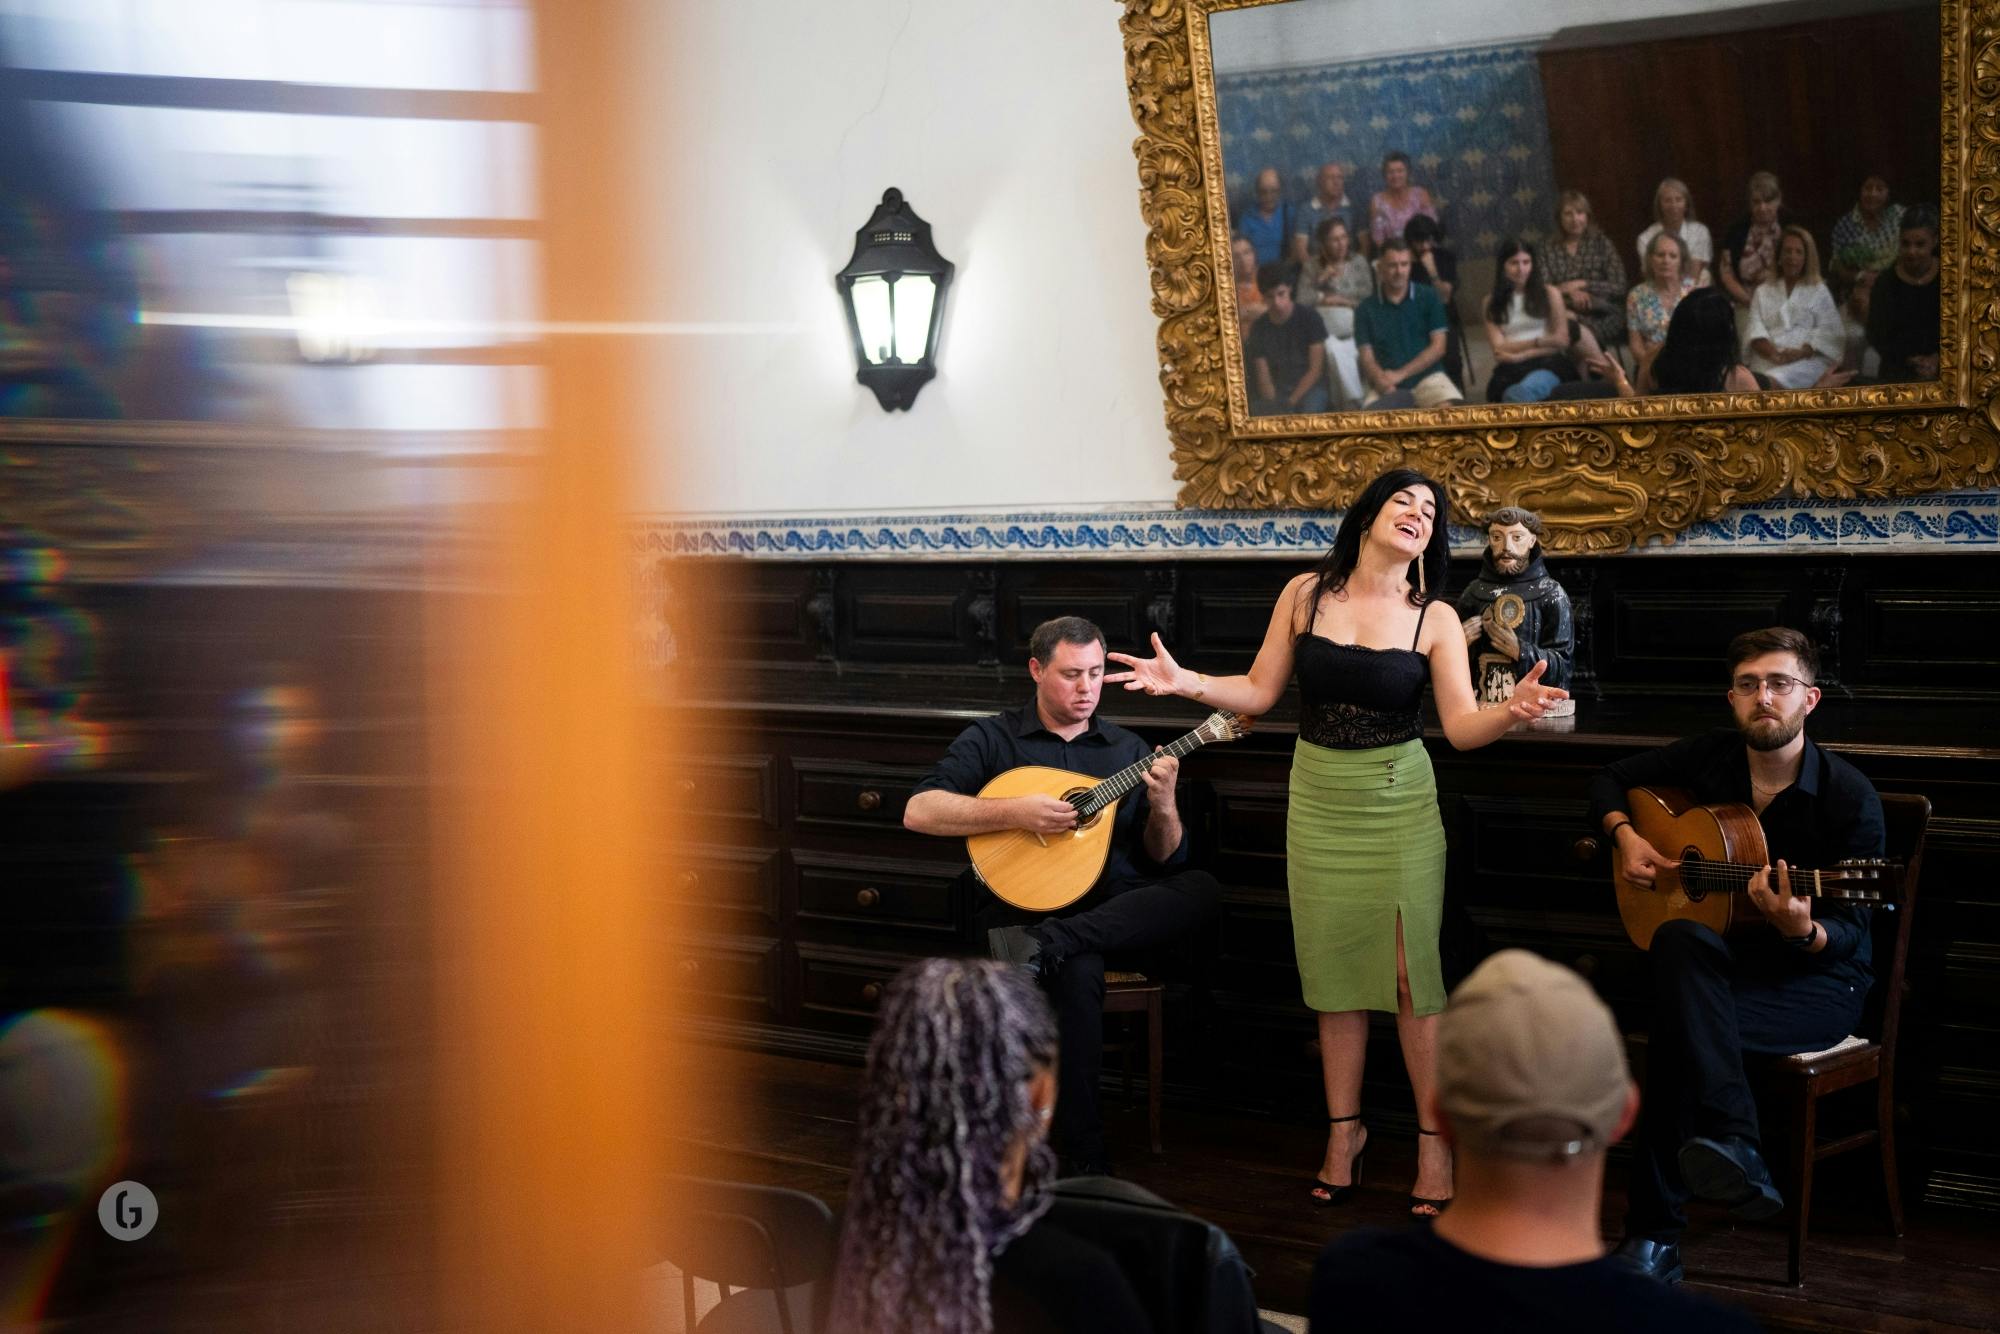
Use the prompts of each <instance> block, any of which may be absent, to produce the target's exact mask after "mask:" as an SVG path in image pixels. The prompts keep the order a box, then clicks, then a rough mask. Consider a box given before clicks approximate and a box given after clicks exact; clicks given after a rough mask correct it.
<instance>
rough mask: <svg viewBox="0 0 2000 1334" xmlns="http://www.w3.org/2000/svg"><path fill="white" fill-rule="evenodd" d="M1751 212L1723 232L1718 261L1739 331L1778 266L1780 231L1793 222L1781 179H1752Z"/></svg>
mask: <svg viewBox="0 0 2000 1334" xmlns="http://www.w3.org/2000/svg"><path fill="white" fill-rule="evenodd" d="M1749 196H1750V211H1749V213H1748V214H1747V215H1746V216H1744V217H1741V218H1738V219H1737V220H1736V222H1735V224H1734V225H1733V226H1731V227H1730V229H1729V230H1728V231H1726V232H1724V233H1723V235H1722V255H1721V257H1720V258H1719V259H1717V261H1716V265H1715V276H1716V281H1718V282H1720V283H1721V284H1722V290H1723V291H1725V292H1727V293H1729V299H1730V300H1731V301H1733V302H1735V303H1736V309H1737V311H1738V312H1739V314H1738V317H1737V318H1738V321H1739V331H1740V330H1741V329H1742V328H1747V327H1748V326H1749V320H1750V302H1751V301H1752V300H1753V299H1754V298H1755V296H1756V292H1757V289H1758V287H1760V286H1762V285H1763V283H1764V281H1765V280H1766V279H1768V278H1769V277H1770V276H1771V275H1772V274H1773V273H1775V272H1777V268H1778V234H1779V233H1780V232H1782V231H1783V230H1784V228H1785V225H1786V224H1787V223H1789V222H1790V221H1791V219H1790V218H1789V217H1787V216H1786V214H1785V192H1784V191H1783V190H1782V189H1780V188H1779V186H1778V178H1777V177H1776V176H1774V175H1772V174H1771V173H1770V172H1768V171H1760V172H1757V173H1756V174H1755V175H1753V176H1751V178H1750V186H1749Z"/></svg>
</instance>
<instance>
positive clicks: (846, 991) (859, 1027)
mask: <svg viewBox="0 0 2000 1334" xmlns="http://www.w3.org/2000/svg"><path fill="white" fill-rule="evenodd" d="M913 957H917V956H911V955H900V954H883V953H877V952H875V951H872V950H843V949H837V948H834V947H832V946H827V945H800V946H799V1010H800V1017H801V1018H802V1019H803V1020H804V1022H805V1023H807V1024H809V1025H811V1026H812V1027H814V1028H825V1029H834V1030H836V1031H840V1032H848V1033H864V1034H865V1033H867V1032H868V1031H869V1030H871V1029H872V1028H873V1027H874V1026H875V1012H876V1010H878V1009H880V1008H881V1005H882V993H883V992H885V991H887V990H888V988H889V979H890V978H892V977H894V976H895V975H896V974H897V973H898V972H900V971H902V969H903V968H904V967H905V966H906V965H907V964H909V963H910V961H911V959H912V958H913Z"/></svg>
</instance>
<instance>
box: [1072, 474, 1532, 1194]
mask: <svg viewBox="0 0 2000 1334" xmlns="http://www.w3.org/2000/svg"><path fill="white" fill-rule="evenodd" d="M1445 525H1446V516H1445V495H1444V488H1443V487H1441V486H1439V485H1438V484H1437V483H1436V482H1434V481H1432V480H1431V479H1430V478H1428V477H1426V476H1424V475H1423V474H1422V473H1420V472H1417V471H1415V470H1414V469H1410V468H1396V469H1392V470H1391V471H1389V472H1386V473H1383V474H1382V475H1381V476H1380V477H1377V478H1376V479H1375V480H1374V481H1373V482H1371V483H1369V485H1368V488H1367V489H1366V490H1365V491H1363V492H1362V493H1361V497H1360V498H1359V499H1358V500H1356V501H1355V502H1354V505H1353V507H1352V508H1351V509H1350V510H1348V512H1347V516H1346V518H1345V519H1344V520H1342V522H1341V525H1340V531H1339V532H1338V533H1337V534H1336V535H1335V537H1334V542H1333V549H1332V550H1330V551H1329V552H1327V554H1326V556H1325V557H1324V558H1323V559H1322V560H1321V561H1320V563H1319V567H1318V568H1317V569H1315V570H1312V571H1310V572H1308V573H1305V574H1301V575H1299V576H1298V577H1297V578H1295V579H1293V580H1292V581H1291V582H1290V583H1288V584H1286V585H1285V591H1284V592H1283V593H1282V594H1280V595H1279V597H1278V602H1277V605H1276V606H1275V607H1273V608H1272V609H1271V622H1270V627H1269V628H1268V629H1267V630H1266V631H1265V634H1264V645H1263V647H1262V648H1261V649H1259V650H1258V653H1257V660H1256V661H1255V662H1254V663H1252V664H1251V667H1250V671H1249V673H1248V674H1247V675H1244V676H1226V677H1217V678H1213V679H1211V678H1210V677H1208V676H1206V675H1204V674H1202V673H1200V672H1196V671H1193V670H1191V669H1189V668H1186V667H1183V666H1181V665H1180V664H1179V663H1177V662H1175V661H1174V659H1173V656H1172V655H1171V654H1170V653H1168V652H1167V648H1166V645H1165V644H1164V643H1162V642H1161V640H1160V637H1159V636H1158V635H1154V636H1153V656H1152V657H1150V658H1137V657H1133V656H1132V655H1130V654H1125V653H1113V654H1110V655H1109V657H1110V658H1111V660H1112V661H1114V662H1117V663H1120V664H1123V666H1124V667H1125V668H1126V670H1124V671H1122V672H1115V673H1112V674H1109V675H1107V676H1106V677H1105V678H1104V680H1105V683H1106V684H1107V685H1109V684H1111V683H1113V682H1123V683H1124V685H1125V688H1126V689H1127V690H1144V691H1146V692H1147V693H1148V694H1154V695H1182V696H1186V697H1187V698H1189V699H1195V700H1199V701H1201V702H1202V703H1203V704H1206V705H1211V706H1214V707H1216V708H1223V709H1234V710H1236V711H1237V712H1240V713H1248V714H1259V713H1265V712H1268V711H1269V710H1270V708H1271V706H1272V705H1274V704H1276V703H1277V702H1278V697H1279V696H1280V695H1281V694H1283V693H1284V690H1285V685H1286V683H1287V682H1288V681H1289V680H1290V679H1291V676H1292V673H1293V671H1294V669H1296V670H1297V672H1298V678H1299V697H1300V700H1299V740H1298V745H1297V748H1296V749H1295V751H1294V752H1293V758H1292V779H1291V802H1290V807H1291V808H1290V814H1289V816H1288V818H1287V822H1286V831H1285V841H1286V860H1287V864H1288V872H1287V874H1288V878H1289V881H1290V887H1291V902H1292V934H1293V937H1294V941H1295V944H1296V947H1297V951H1298V960H1299V975H1300V977H1301V979H1302V980H1303V982H1304V987H1305V1001H1306V1004H1307V1005H1308V1006H1309V1007H1311V1008H1312V1009H1313V1010H1315V1011H1317V1012H1318V1015H1319V1047H1320V1063H1321V1074H1322V1077H1323V1079H1324V1082H1325V1086H1326V1102H1327V1117H1328V1121H1329V1123H1330V1125H1331V1130H1330V1132H1329V1135H1328V1138H1327V1146H1326V1157H1325V1159H1324V1161H1323V1162H1322V1163H1321V1165H1320V1170H1319V1172H1318V1173H1317V1175H1316V1176H1315V1177H1314V1179H1313V1181H1312V1185H1311V1188H1310V1197H1311V1199H1312V1201H1313V1203H1315V1204H1320V1205H1330V1204H1335V1203H1338V1202H1339V1201H1340V1200H1341V1199H1343V1198H1345V1197H1346V1196H1347V1194H1348V1191H1349V1190H1350V1189H1351V1188H1352V1186H1353V1184H1354V1182H1355V1180H1356V1179H1357V1177H1358V1174H1359V1167H1360V1158H1361V1153H1362V1150H1363V1149H1364V1148H1365V1147H1366V1146H1367V1142H1368V1132H1367V1129H1366V1127H1364V1126H1363V1125H1362V1124H1361V1122H1360V1111H1359V1108H1360V1104H1361V1073H1362V1062H1363V1060H1364V1058H1365V1056H1366V1052H1367V1042H1368V1012H1369V1011H1370V1010H1384V1011H1389V1012H1391V1013H1393V1014H1395V1016H1396V1033H1397V1036H1398V1037H1399V1038H1400V1039H1401V1042H1402V1047H1403V1064H1404V1066H1405V1067H1406V1068H1407V1069H1408V1071H1409V1075H1410V1084H1411V1086H1412V1088H1413V1089H1414V1090H1415V1091H1416V1094H1417V1105H1418V1106H1419V1107H1426V1106H1429V1105H1430V1097H1431V1085H1432V1082H1433V1081H1432V1066H1433V1060H1432V1057H1433V1052H1434V1050H1435V1041H1436V1033H1437V1014H1438V1011H1439V1010H1441V1009H1443V1008H1444V978H1443V972H1442V969H1441V967H1440V964H1439V961H1438V926H1439V921H1440V917H1441V913H1442V908H1443V902H1444V825H1443V822H1442V821H1441V820H1440V819H1439V817H1438V805H1437V787H1436V784H1435V783H1434V782H1433V780H1432V776H1431V763H1430V757H1429V756H1428V755H1427V754H1426V753H1425V751H1424V743H1423V715H1422V713H1421V712H1420V708H1421V705H1422V702H1423V691H1424V682H1425V680H1426V678H1428V679H1429V681H1430V683H1431V691H1432V695H1433V697H1434V698H1435V700H1436V702H1437V710H1438V718H1439V721H1440V722H1441V723H1442V725H1443V728H1444V734H1445V737H1446V739H1447V740H1449V741H1450V742H1451V743H1452V745H1453V746H1455V747H1457V748H1458V749H1460V750H1469V749H1472V748H1474V747H1477V746H1484V745H1486V744H1488V743H1489V742H1492V741H1496V740H1498V739H1499V738H1500V737H1501V736H1502V735H1504V734H1505V733H1506V731H1507V729H1508V728H1510V727H1512V726H1513V725H1514V724H1515V723H1516V722H1517V721H1520V720H1523V719H1529V718H1539V717H1541V716H1542V714H1543V712H1544V711H1545V710H1546V709H1547V708H1548V706H1549V705H1551V704H1553V703H1555V702H1556V701H1558V700H1561V699H1565V698H1567V692H1566V691H1563V690H1558V689H1556V688H1554V687H1553V686H1545V685H1542V684H1540V681H1541V676H1542V672H1543V669H1544V664H1541V663H1537V664H1536V665H1535V667H1534V668H1533V670H1531V671H1530V672H1529V673H1528V674H1527V676H1526V677H1525V678H1524V679H1523V680H1522V681H1521V683H1520V684H1519V685H1518V686H1516V687H1515V689H1514V693H1513V696H1512V698H1510V699H1509V700H1508V702H1507V703H1506V704H1504V705H1497V706H1493V707H1490V708H1485V709H1482V708H1481V707H1480V706H1479V704H1478V702H1477V700H1476V699H1475V698H1474V696H1473V691H1472V673H1471V668H1470V666H1469V665H1468V660H1467V655H1466V647H1465V645H1466V639H1465V631H1464V629H1463V628H1462V627H1461V625H1460V623H1459V619H1458V617H1457V615H1455V614H1454V613H1453V611H1452V609H1451V608H1450V607H1448V606H1447V607H1446V608H1445V609H1444V610H1443V611H1442V612H1436V613H1431V612H1430V611H1429V603H1428V601H1427V597H1428V593H1427V590H1428V589H1430V588H1432V587H1436V588H1437V589H1438V590H1439V591H1440V592H1442V591H1443V587H1444V574H1445V557H1446V538H1445ZM1418 1134H1419V1135H1420V1136H1422V1138H1420V1139H1419V1140H1418V1142H1417V1181H1416V1187H1415V1190H1414V1191H1413V1192H1412V1194H1411V1197H1410V1206H1411V1209H1410V1211H1411V1212H1412V1213H1414V1214H1417V1215H1419V1216H1435V1215H1436V1214H1437V1213H1438V1212H1439V1210H1440V1209H1442V1208H1443V1206H1444V1205H1445V1204H1446V1203H1447V1202H1448V1201H1449V1200H1450V1198H1451V1156H1450V1152H1449V1150H1447V1149H1446V1148H1445V1146H1444V1145H1443V1143H1442V1142H1441V1141H1439V1140H1438V1139H1436V1138H1435V1132H1434V1131H1431V1130H1425V1129H1423V1128H1422V1127H1419V1128H1418Z"/></svg>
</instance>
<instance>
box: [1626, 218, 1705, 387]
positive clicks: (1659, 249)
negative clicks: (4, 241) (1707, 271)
mask: <svg viewBox="0 0 2000 1334" xmlns="http://www.w3.org/2000/svg"><path fill="white" fill-rule="evenodd" d="M1686 258H1687V248H1686V246H1685V245H1684V244H1683V243H1682V239H1681V238H1680V237H1678V236H1675V235H1674V234H1673V233H1672V232H1666V231H1658V230H1655V231H1654V233H1653V239H1652V241H1651V242H1650V243H1648V245H1647V247H1646V255H1645V266H1644V269H1643V275H1644V276H1643V277H1642V278H1641V279H1640V282H1639V285H1638V286H1636V287H1634V288H1633V289H1632V290H1631V291H1630V292H1628V293H1626V294H1625V345H1626V347H1628V348H1630V349H1631V352H1632V365H1633V366H1634V368H1635V371H1634V378H1635V379H1636V380H1638V382H1639V383H1641V384H1644V383H1645V382H1646V372H1647V370H1648V368H1650V367H1651V366H1652V364H1653V358H1654V357H1656V356H1658V355H1659V354H1660V345H1661V344H1662V343H1664V342H1666V341H1667V321H1668V320H1670V319H1672V318H1673V316H1674V310H1675V308H1676V307H1678V306H1679V305H1680V303H1681V298H1682V297H1684V296H1686V295H1687V294H1688V293H1689V292H1692V291H1693V290H1694V288H1695V280H1694V279H1693V278H1692V277H1690V276H1689V275H1688V273H1687V270H1686V268H1685V267H1684V264H1685V261H1686Z"/></svg>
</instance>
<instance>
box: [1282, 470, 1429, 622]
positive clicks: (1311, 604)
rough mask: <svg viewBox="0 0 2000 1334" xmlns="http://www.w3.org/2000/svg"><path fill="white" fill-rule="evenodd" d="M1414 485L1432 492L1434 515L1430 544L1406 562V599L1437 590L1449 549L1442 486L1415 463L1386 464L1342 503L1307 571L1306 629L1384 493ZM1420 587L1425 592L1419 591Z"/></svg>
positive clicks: (1418, 599) (1351, 560) (1417, 602)
mask: <svg viewBox="0 0 2000 1334" xmlns="http://www.w3.org/2000/svg"><path fill="white" fill-rule="evenodd" d="M1414 486H1427V487H1429V488H1430V489H1431V494H1432V495H1433V496H1435V497H1436V498H1437V515H1436V517H1435V518H1434V519H1433V520H1432V522H1431V540H1430V545H1429V546H1427V547H1425V548H1424V554H1423V555H1422V556H1420V557H1418V558H1417V559H1416V560H1413V561H1411V562H1410V605H1411V606H1412V607H1417V608H1421V607H1422V606H1423V605H1424V603H1425V602H1426V601H1427V600H1428V598H1429V597H1432V596H1441V595H1442V594H1443V592H1444V568H1445V561H1446V560H1447V559H1448V558H1449V556H1450V554H1451V541H1450V537H1449V536H1448V535H1447V534H1446V532H1445V527H1446V521H1447V517H1448V506H1447V504H1446V501H1445V498H1444V487H1442V486H1440V485H1439V484H1438V483H1437V482H1436V481H1435V480H1434V479H1432V478H1430V477H1427V476H1425V475H1424V474H1423V473H1420V472H1418V471H1417V470H1416V469H1415V468H1391V469H1389V471H1387V472H1385V473H1383V474H1382V475H1381V476H1380V477H1377V478H1376V479H1375V480H1374V481H1372V482H1370V483H1369V484H1368V486H1367V489H1366V490H1364V491H1363V492H1362V493H1361V494H1360V495H1359V496H1357V497H1356V498H1355V501H1354V503H1353V504H1352V505H1350V506H1348V508H1347V514H1346V516H1345V517H1343V518H1342V519H1341V521H1340V531H1338V532H1336V533H1335V534H1334V535H1333V545H1332V546H1331V547H1330V548H1328V549H1327V553H1326V555H1325V556H1323V557H1321V558H1320V562H1319V568H1318V569H1316V570H1314V571H1313V581H1312V593H1311V595H1310V597H1309V598H1308V599H1307V601H1306V628H1307V629H1311V628H1312V615H1313V613H1314V612H1315V611H1317V610H1318V609H1319V600H1320V599H1321V598H1323V597H1325V596H1326V595H1327V594H1328V593H1331V592H1337V591H1338V590H1340V589H1342V588H1345V587H1346V586H1347V576H1348V575H1350V574H1353V573H1354V567H1355V566H1356V565H1358V564H1360V562H1361V539H1362V538H1363V537H1364V536H1365V535H1366V534H1367V532H1368V530H1369V529H1370V528H1372V527H1373V526H1374V525H1375V516H1376V515H1378V514H1380V513H1381V512H1382V507H1383V506H1384V505H1386V504H1388V503H1389V497H1390V496H1393V495H1395V494H1396V493H1397V492H1398V491H1401V490H1403V489H1404V488H1405V487H1414ZM1419 564H1421V565H1422V566H1423V574H1422V576H1421V577H1419V576H1418V573H1417V566H1418V565H1419ZM1420 588H1422V589H1427V590H1429V592H1428V593H1423V592H1419V591H1418V590H1419V589H1420Z"/></svg>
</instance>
